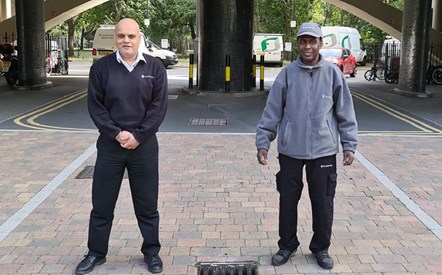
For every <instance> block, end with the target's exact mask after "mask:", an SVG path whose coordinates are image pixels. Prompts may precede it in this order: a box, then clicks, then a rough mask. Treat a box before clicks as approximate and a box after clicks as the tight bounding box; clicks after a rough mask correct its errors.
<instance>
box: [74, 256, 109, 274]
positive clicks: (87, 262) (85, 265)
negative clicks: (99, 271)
mask: <svg viewBox="0 0 442 275" xmlns="http://www.w3.org/2000/svg"><path fill="white" fill-rule="evenodd" d="M105 262H106V257H95V256H91V255H86V256H84V259H83V261H81V262H80V263H79V264H78V265H77V268H76V269H75V274H86V273H89V272H91V271H92V270H94V268H95V267H96V266H97V265H101V264H104V263H105Z"/></svg>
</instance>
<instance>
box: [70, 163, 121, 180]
mask: <svg viewBox="0 0 442 275" xmlns="http://www.w3.org/2000/svg"><path fill="white" fill-rule="evenodd" d="M94 167H95V166H94V165H86V166H85V167H84V168H83V170H81V171H80V173H78V175H77V176H76V177H75V178H76V179H92V177H93V175H94ZM124 178H127V170H126V171H124Z"/></svg>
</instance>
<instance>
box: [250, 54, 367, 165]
mask: <svg viewBox="0 0 442 275" xmlns="http://www.w3.org/2000/svg"><path fill="white" fill-rule="evenodd" d="M357 132H358V129H357V121H356V116H355V112H354V107H353V100H352V97H351V94H350V89H349V88H348V85H347V82H346V80H345V77H344V76H343V74H342V73H341V71H340V70H339V68H338V67H337V66H336V65H333V64H331V63H328V62H326V61H324V59H323V57H322V56H320V59H319V62H318V63H317V64H316V65H315V66H307V65H305V64H304V63H302V61H301V59H300V57H298V59H297V60H296V61H295V62H292V63H291V64H290V65H288V66H287V67H285V68H284V69H283V70H282V71H281V73H280V74H279V75H278V76H277V78H276V79H275V82H274V84H273V86H272V87H271V89H270V92H269V95H268V98H267V103H266V106H265V108H264V111H263V114H262V117H261V120H260V121H259V123H258V127H257V132H256V147H257V149H266V150H268V149H269V148H270V143H271V142H272V141H273V140H274V139H275V138H276V136H278V152H279V153H280V154H284V155H287V156H289V157H293V158H297V159H316V158H320V157H325V156H331V155H335V154H337V153H338V152H339V143H341V144H342V149H343V150H344V151H347V150H349V151H352V152H355V150H356V146H357V142H358V141H357Z"/></svg>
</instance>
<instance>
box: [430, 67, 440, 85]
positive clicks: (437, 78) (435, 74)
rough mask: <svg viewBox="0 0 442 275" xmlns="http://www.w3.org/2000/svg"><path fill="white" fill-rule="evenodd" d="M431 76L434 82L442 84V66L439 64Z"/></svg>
mask: <svg viewBox="0 0 442 275" xmlns="http://www.w3.org/2000/svg"><path fill="white" fill-rule="evenodd" d="M431 78H432V80H433V82H434V83H436V84H438V85H441V84H442V66H438V67H436V68H435V69H434V70H433V72H432V74H431Z"/></svg>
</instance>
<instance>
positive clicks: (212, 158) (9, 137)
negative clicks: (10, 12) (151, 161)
mask: <svg viewBox="0 0 442 275" xmlns="http://www.w3.org/2000/svg"><path fill="white" fill-rule="evenodd" d="M376 85H377V86H370V87H373V88H367V87H368V86H365V88H364V86H363V85H362V86H360V87H357V88H358V89H359V90H361V91H362V90H364V91H365V92H367V93H370V94H372V95H375V96H377V97H379V98H382V99H384V100H388V102H390V101H391V104H396V105H397V106H402V107H403V108H410V111H412V112H415V113H417V114H419V115H421V114H422V115H427V116H430V117H429V119H432V120H434V121H435V122H438V121H439V120H438V119H440V117H441V116H440V110H441V109H440V108H441V106H442V105H435V107H434V108H433V109H430V108H428V107H427V106H428V105H429V104H430V105H434V104H435V103H434V102H436V101H438V102H440V101H439V100H440V97H441V96H442V95H441V93H440V86H439V87H437V86H434V87H435V92H434V94H435V96H436V94H437V97H436V100H435V101H429V100H428V99H419V100H417V101H412V100H411V99H410V98H406V97H403V96H400V95H395V94H392V93H389V92H388V91H385V89H387V88H386V87H388V86H385V85H383V84H381V83H379V84H376ZM382 89H384V90H382ZM414 100H416V99H414ZM425 100H427V101H425ZM417 102H419V103H417ZM407 104H408V105H409V106H408V105H407ZM417 106H421V108H420V109H419V110H418V109H417ZM412 108H415V109H412ZM431 116H433V117H431ZM96 136H97V135H96V134H91V133H63V132H37V131H0V152H1V162H0V187H1V193H0V271H1V272H0V273H2V274H72V273H73V271H74V269H75V267H76V265H77V264H78V263H79V261H80V260H81V259H82V258H83V255H84V254H85V253H86V252H87V229H88V218H89V212H90V210H91V200H90V192H91V180H90V179H76V176H77V175H78V174H79V173H80V172H81V171H82V170H83V169H84V168H85V167H87V166H90V165H93V164H94V160H95V152H94V151H93V149H94V147H93V144H94V142H95V139H96ZM158 137H159V142H160V196H159V211H160V215H161V220H160V238H161V243H162V250H161V252H160V255H161V257H162V258H163V261H164V272H163V273H162V274H174V275H177V274H197V267H195V265H196V264H197V263H199V262H225V261H255V262H256V263H257V264H258V273H259V274H312V273H337V274H346V273H347V274H441V273H442V240H441V237H442V231H441V227H440V225H441V224H442V192H441V183H442V170H441V169H440V167H439V166H440V165H439V164H440V163H441V162H442V147H441V146H440V144H441V141H442V139H441V138H442V136H440V135H435V136H380V135H379V136H376V135H373V136H370V135H362V136H360V146H359V148H358V154H357V160H356V161H355V163H354V164H353V165H352V166H350V167H348V166H346V167H344V166H338V175H339V177H338V187H337V194H336V199H335V220H334V232H333V233H334V234H333V237H332V246H331V248H330V253H331V255H332V256H333V257H334V259H335V268H334V269H332V270H331V271H325V270H322V269H321V268H320V267H319V266H318V265H317V264H316V261H315V259H314V258H313V256H312V255H311V253H310V251H309V250H308V244H309V241H310V237H311V234H312V232H311V208H310V205H309V200H308V195H307V193H306V189H307V186H306V188H305V190H304V191H305V192H304V193H305V194H304V196H303V198H302V199H301V201H300V208H299V209H300V213H299V222H298V224H299V228H298V230H299V238H300V241H301V246H300V249H298V252H297V253H296V255H295V256H293V257H292V258H291V260H290V262H289V263H287V264H286V265H284V266H281V267H273V266H271V264H270V260H271V255H272V254H273V253H275V252H276V251H277V249H278V248H277V240H278V231H277V230H278V193H277V191H276V188H275V177H274V174H275V173H276V172H277V171H278V164H277V159H276V153H275V147H273V148H272V150H271V151H270V155H269V160H270V161H269V162H270V163H269V165H268V166H265V167H264V166H261V165H259V164H258V162H257V160H256V148H255V145H254V135H253V134H241V135H240V134H229V135H222V134H191V133H189V134H185V133H180V134H174V133H164V132H163V133H159V134H158ZM273 146H275V145H273ZM340 158H341V156H338V160H340ZM45 186H47V187H45ZM394 186H396V187H397V188H398V189H399V191H401V192H403V193H400V192H399V193H398V190H397V189H395V188H394ZM389 188H390V189H389ZM404 194H405V197H404ZM410 201H411V202H410ZM413 203H414V204H413ZM409 208H410V209H411V210H410V209H409ZM17 213H18V214H17ZM14 214H16V215H14ZM14 224H17V226H14ZM427 226H428V227H427ZM140 245H141V236H140V233H139V230H138V226H137V224H136V219H135V217H134V214H133V207H132V202H131V198H130V192H129V188H128V182H127V179H125V180H123V185H122V190H121V193H120V198H119V201H118V204H117V208H116V212H115V220H114V226H113V230H112V234H111V240H110V247H109V254H108V257H107V262H106V263H105V264H104V265H102V266H100V267H97V268H96V269H95V270H94V272H92V273H91V274H149V272H148V271H147V268H146V266H145V264H144V263H143V258H142V255H141V253H140Z"/></svg>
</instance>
